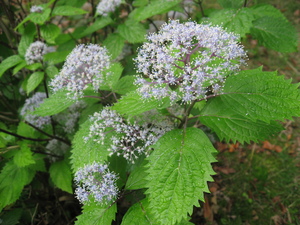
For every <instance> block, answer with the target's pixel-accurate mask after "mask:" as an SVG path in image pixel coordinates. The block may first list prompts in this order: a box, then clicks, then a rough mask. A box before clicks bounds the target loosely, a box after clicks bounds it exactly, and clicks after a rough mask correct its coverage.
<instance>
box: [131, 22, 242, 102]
mask: <svg viewBox="0 0 300 225" xmlns="http://www.w3.org/2000/svg"><path fill="white" fill-rule="evenodd" d="M147 39H148V41H149V42H147V43H144V44H143V46H142V47H141V48H139V50H138V56H137V58H136V59H135V61H136V67H137V71H138V72H139V73H142V74H143V76H142V75H141V76H137V78H136V80H135V84H136V85H138V91H139V93H140V95H141V97H142V98H143V99H145V100H147V99H150V98H155V99H162V98H164V97H169V98H170V99H171V101H172V102H173V103H174V102H176V101H178V100H181V101H182V102H183V103H188V102H191V101H193V100H196V99H199V98H205V96H206V94H207V93H208V92H209V91H211V92H213V93H218V92H220V91H221V88H222V84H223V82H224V81H225V78H226V77H227V76H228V75H231V74H232V73H234V72H236V71H237V70H238V69H239V68H240V66H241V65H243V64H245V59H246V58H247V56H246V53H245V51H244V49H243V47H242V46H241V45H240V44H239V43H238V40H239V38H238V37H237V36H236V35H234V34H233V33H229V32H227V31H225V30H223V29H222V28H221V27H218V26H212V25H210V24H197V23H195V22H185V23H182V24H181V23H179V22H178V21H177V20H171V21H170V23H169V24H164V25H163V26H162V28H161V30H160V31H159V32H158V33H157V34H150V35H149V36H148V38H147Z"/></svg>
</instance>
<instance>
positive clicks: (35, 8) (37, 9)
mask: <svg viewBox="0 0 300 225" xmlns="http://www.w3.org/2000/svg"><path fill="white" fill-rule="evenodd" d="M43 10H44V8H43V7H42V6H39V5H33V6H32V7H31V8H30V12H31V13H36V12H37V13H41V12H43Z"/></svg>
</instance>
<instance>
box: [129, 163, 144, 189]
mask: <svg viewBox="0 0 300 225" xmlns="http://www.w3.org/2000/svg"><path fill="white" fill-rule="evenodd" d="M146 162H147V161H146V160H144V161H143V163H142V164H141V165H140V166H138V167H136V168H135V169H134V170H133V171H132V172H131V173H130V175H129V177H128V179H127V182H126V187H125V189H127V190H135V189H142V188H146V187H147V186H146V184H147V181H146V179H145V177H146V176H147V173H146V167H145V165H146Z"/></svg>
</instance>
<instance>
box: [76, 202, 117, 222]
mask: <svg viewBox="0 0 300 225" xmlns="http://www.w3.org/2000/svg"><path fill="white" fill-rule="evenodd" d="M116 212H117V205H116V203H115V204H113V205H111V206H107V207H104V206H100V205H99V204H97V203H90V204H89V205H84V206H83V211H82V214H81V215H80V216H77V221H76V222H75V225H91V224H92V225H111V224H112V220H114V219H115V217H116Z"/></svg>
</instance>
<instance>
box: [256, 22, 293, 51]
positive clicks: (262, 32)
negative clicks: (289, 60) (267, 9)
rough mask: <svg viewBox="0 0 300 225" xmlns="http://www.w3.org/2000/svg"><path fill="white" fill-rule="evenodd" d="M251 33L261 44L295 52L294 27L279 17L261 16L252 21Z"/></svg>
mask: <svg viewBox="0 0 300 225" xmlns="http://www.w3.org/2000/svg"><path fill="white" fill-rule="evenodd" d="M251 34H252V35H253V36H254V38H256V39H257V40H258V41H259V42H260V43H261V44H262V45H264V46H266V47H267V48H270V49H273V50H275V51H278V52H295V51H296V50H297V45H298V39H297V32H296V30H295V28H294V27H293V26H292V25H291V24H290V23H289V22H287V21H286V20H285V19H283V18H281V17H268V16H265V17H261V18H259V19H256V20H255V21H253V27H252V29H251Z"/></svg>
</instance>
